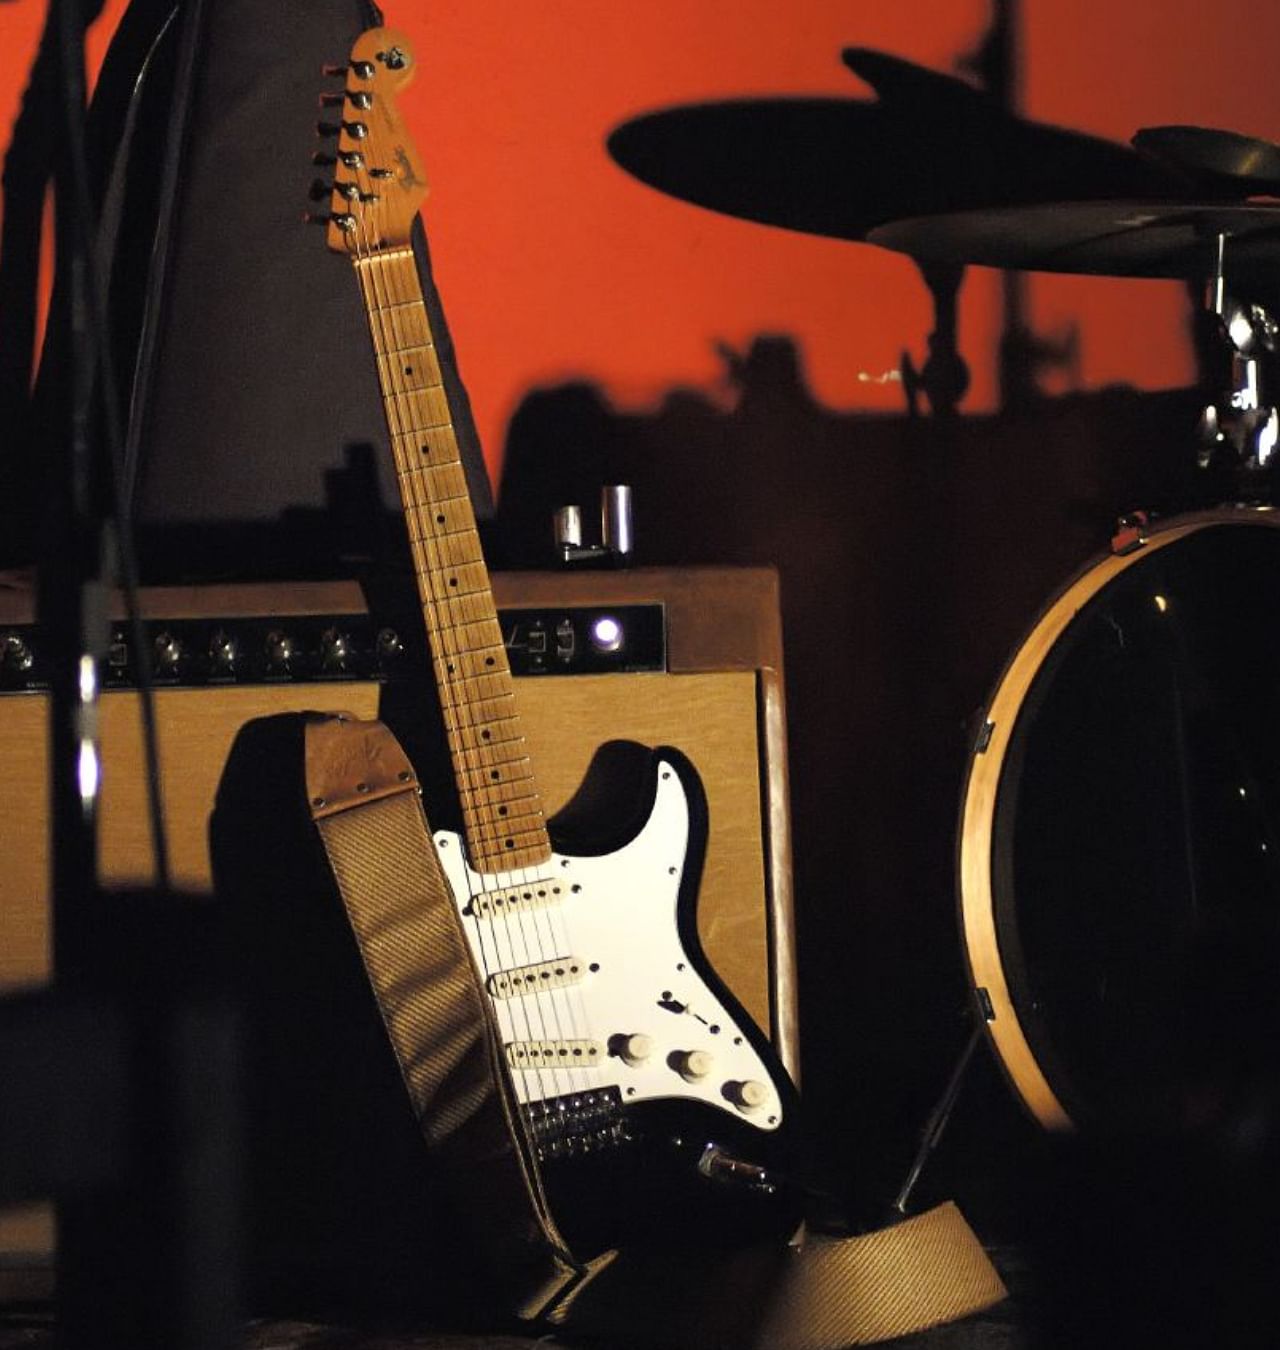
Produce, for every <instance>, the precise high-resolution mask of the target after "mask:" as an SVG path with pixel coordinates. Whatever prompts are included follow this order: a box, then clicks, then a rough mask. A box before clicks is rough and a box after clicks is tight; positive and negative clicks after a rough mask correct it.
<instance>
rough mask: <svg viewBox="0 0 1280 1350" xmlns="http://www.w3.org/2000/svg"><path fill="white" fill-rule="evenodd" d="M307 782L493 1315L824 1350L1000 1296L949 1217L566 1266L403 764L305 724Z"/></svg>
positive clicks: (632, 1333)
mask: <svg viewBox="0 0 1280 1350" xmlns="http://www.w3.org/2000/svg"><path fill="white" fill-rule="evenodd" d="M306 780H307V796H308V800H309V802H310V807H311V813H312V818H313V820H314V821H315V824H316V827H317V829H318V831H319V833H320V836H321V839H322V841H323V845H324V849H325V852H326V854H327V855H328V859H329V862H330V865H331V866H332V868H333V872H334V876H335V878H336V880H337V884H338V888H339V890H340V892H341V895H342V899H343V903H344V905H345V907H346V911H347V915H348V918H349V920H350V923H351V927H352V931H353V932H354V934H355V938H356V942H357V944H358V946H359V949H360V954H361V958H362V960H363V963H364V967H365V970H366V972H367V974H368V977H369V982H370V984H371V985H372V988H373V992H374V996H375V998H376V1000H377V1003H378V1007H379V1009H380V1011H381V1014H382V1019H383V1022H384V1024H385V1026H386V1029H387V1034H388V1036H389V1038H390V1040H391V1044H392V1047H393V1049H394V1051H395V1055H396V1059H397V1061H398V1062H399V1066H400V1071H401V1075H402V1077H403V1080H404V1084H405V1087H406V1090H407V1091H408V1094H409V1100H410V1104H411V1107H412V1109H413V1112H414V1114H415V1117H416V1119H417V1121H418V1123H419V1126H420V1128H421V1131H422V1135H423V1140H424V1143H425V1145H426V1147H427V1148H428V1149H429V1150H430V1151H431V1152H432V1153H433V1154H434V1155H435V1156H436V1158H437V1160H438V1161H441V1162H444V1163H446V1164H459V1165H461V1164H463V1163H476V1162H482V1163H483V1164H484V1169H485V1174H486V1179H485V1183H484V1184H483V1185H476V1186H475V1187H474V1190H473V1191H471V1192H469V1193H468V1209H469V1212H470V1217H471V1219H472V1220H473V1221H474V1224H475V1227H476V1229H477V1240H478V1242H479V1243H480V1244H481V1249H482V1250H484V1251H487V1252H488V1253H489V1254H490V1255H491V1256H492V1258H493V1260H492V1265H493V1270H494V1274H495V1279H496V1280H497V1281H498V1282H499V1284H500V1286H501V1288H500V1289H499V1290H497V1291H495V1292H498V1293H499V1296H500V1297H501V1298H503V1299H504V1300H505V1304H506V1307H505V1311H506V1312H508V1313H514V1314H515V1315H517V1316H519V1317H521V1318H524V1319H534V1318H540V1319H542V1320H544V1321H545V1322H548V1323H550V1324H552V1325H566V1326H567V1327H568V1328H570V1329H573V1330H578V1331H582V1332H584V1333H587V1334H590V1335H604V1336H608V1337H609V1338H610V1340H611V1341H612V1342H613V1343H623V1342H626V1341H630V1340H635V1341H637V1342H643V1343H645V1344H647V1345H649V1346H653V1345H661V1346H667V1347H672V1350H676V1348H679V1350H685V1348H686V1347H687V1350H694V1347H697V1350H717V1348H722V1350H749V1348H750V1347H760V1348H761V1350H763V1348H764V1347H768V1348H769V1350H838V1348H839V1347H843V1346H850V1345H868V1344H873V1343H875V1342H878V1341H883V1340H887V1339H891V1338H893V1337H897V1336H903V1335H906V1334H908V1333H910V1332H914V1331H918V1330H921V1329H923V1328H925V1327H929V1326H936V1325H938V1324H940V1323H943V1322H949V1321H954V1320H956V1319H957V1318H960V1317H964V1316H967V1315H969V1314H970V1313H974V1312H977V1311H979V1310H981V1309H983V1308H987V1307H990V1306H991V1305H992V1304H994V1303H997V1302H999V1301H1000V1300H1001V1299H1002V1298H1004V1297H1005V1289H1004V1286H1003V1284H1002V1283H1001V1281H1000V1278H999V1276H998V1275H997V1274H996V1271H995V1269H994V1267H993V1266H992V1265H991V1263H990V1261H989V1260H988V1259H987V1256H986V1254H985V1253H984V1252H983V1250H982V1247H981V1246H980V1245H979V1243H978V1241H977V1238H976V1237H975V1236H974V1234H973V1232H972V1230H971V1229H970V1228H969V1226H968V1224H967V1223H966V1222H965V1220H964V1219H963V1217H962V1216H961V1215H960V1212H959V1211H958V1210H957V1209H956V1207H955V1206H954V1205H951V1204H945V1205H941V1206H939V1207H937V1208H935V1209H933V1210H930V1211H928V1212H926V1213H924V1214H922V1215H918V1216H916V1217H914V1218H911V1219H907V1220H906V1221H904V1222H903V1223H900V1224H897V1225H895V1226H894V1227H892V1228H887V1229H882V1230H879V1231H876V1232H872V1233H868V1234H865V1235H862V1236H859V1237H852V1238H839V1239H832V1238H825V1237H817V1238H810V1239H808V1240H806V1241H805V1242H804V1243H803V1244H798V1243H797V1244H793V1245H789V1246H787V1245H779V1246H770V1247H763V1248H762V1247H756V1248H752V1249H748V1250H746V1251H744V1252H742V1253H740V1254H739V1255H738V1256H736V1257H732V1258H728V1259H722V1260H720V1261H718V1262H717V1263H716V1264H715V1265H714V1266H713V1267H703V1268H695V1267H691V1265H690V1263H689V1262H688V1260H687V1259H682V1260H681V1262H680V1263H679V1265H675V1264H673V1263H671V1262H666V1263H664V1262H663V1261H662V1258H661V1255H660V1254H655V1255H644V1254H640V1253H638V1252H630V1251H628V1252H625V1253H622V1254H621V1255H617V1254H615V1253H613V1252H606V1253H603V1254H599V1255H594V1256H592V1257H591V1258H590V1259H587V1260H583V1259H581V1258H580V1257H579V1256H578V1255H575V1254H574V1253H572V1252H570V1251H569V1249H568V1247H567V1245H566V1244H565V1242H564V1240H563V1238H562V1236H561V1235H560V1233H559V1231H558V1230H557V1228H556V1225H555V1221H554V1218H553V1216H552V1215H551V1214H550V1212H549V1210H548V1207H547V1203H546V1198H545V1195H544V1193H543V1191H542V1188H541V1185H540V1182H539V1178H538V1168H537V1163H536V1159H535V1158H534V1157H533V1156H531V1152H530V1150H529V1148H528V1146H527V1144H526V1142H525V1137H524V1131H523V1130H521V1129H520V1128H519V1126H518V1123H517V1118H516V1112H517V1111H518V1106H517V1104H516V1102H515V1099H514V1095H513V1093H512V1091H511V1088H510V1086H509V1079H508V1077H507V1074H506V1072H505V1069H504V1068H503V1067H502V1060H501V1047H500V1046H499V1045H498V1043H497V1038H496V1036H495V1033H494V1029H493V1026H492V1021H491V1016H490V1013H489V1010H488V1004H487V999H486V997H485V995H484V993H483V990H482V987H481V985H480V982H479V979H478V977H477V975H476V972H475V970H474V968H473V965H472V961H471V957H470V953H469V949H468V946H467V943H466V939H465V937H464V935H463V933H462V931H461V927H460V924H459V920H458V916H457V911H456V908H455V906H454V902H453V899H452V897H451V895H450V893H449V889H448V884H447V882H446V881H445V878H444V875H443V873H442V871H441V869H440V866H439V863H438V861H437V859H436V855H435V848H434V845H433V843H432V840H431V835H430V831H429V828H428V826H427V821H426V817H425V815H424V814H423V811H422V806H421V802H420V799H419V794H418V784H417V779H416V776H415V774H414V772H413V769H412V767H411V766H410V764H409V761H408V758H407V757H406V756H405V754H404V751H403V750H402V749H401V747H400V745H399V744H398V743H397V741H396V740H395V738H394V737H393V736H392V735H391V733H390V732H389V731H388V730H387V728H386V727H385V726H383V725H382V724H381V723H379V722H361V721H356V720H353V719H350V718H345V717H342V718H330V719H325V720H319V721H315V722H312V723H309V724H308V726H307V729H306ZM473 1170H474V1169H473ZM615 1256H616V1259H615ZM655 1291H661V1292H660V1294H658V1295H656V1296H655Z"/></svg>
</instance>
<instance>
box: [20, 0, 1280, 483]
mask: <svg viewBox="0 0 1280 1350" xmlns="http://www.w3.org/2000/svg"><path fill="white" fill-rule="evenodd" d="M44 7H45V6H44V0H9V3H2V4H0V53H3V56H2V57H0V128H4V129H7V127H8V125H9V123H10V121H11V120H12V116H13V113H14V111H15V110H16V107H17V100H18V98H19V96H20V92H21V88H22V85H23V83H24V80H25V73H26V70H27V66H28V63H29V60H30V55H31V52H32V49H33V46H34V43H35V41H36V39H37V37H38V33H39V29H40V26H41V24H42V22H43V13H44ZM122 8H123V4H122V0H108V4H107V7H106V11H105V14H104V18H103V20H102V21H101V22H100V23H99V25H98V31H97V32H96V33H95V34H94V39H93V42H92V50H93V54H94V56H95V59H96V58H98V57H100V53H101V50H102V48H103V46H104V43H105V38H106V35H107V33H108V31H109V29H110V28H111V26H112V24H113V22H114V20H115V19H116V18H117V17H118V15H119V12H120V11H121V9H122ZM386 8H387V10H388V11H389V13H388V18H389V20H390V21H391V22H393V23H395V24H397V25H399V26H400V27H401V28H403V29H404V30H405V31H406V32H407V33H408V34H409V36H410V37H411V39H412V40H413V42H414V44H415V46H416V48H417V50H418V54H419V57H420V62H421V69H420V78H419V80H418V82H417V84H416V86H415V87H414V88H413V89H412V90H410V91H409V92H408V93H407V94H406V96H405V104H404V112H405V115H406V118H407V120H408V121H409V124H410V127H411V129H412V131H413V134H414V136H415V139H416V140H417V142H418V144H419V146H420V148H421V150H422V153H423V156H424V158H425V160H426V163H427V167H428V172H429V177H430V179H431V182H432V185H433V190H432V196H431V198H430V199H429V201H428V204H427V208H426V210H427V218H428V223H429V226H430V230H431V236H432V240H433V252H434V254H435V256H436V259H437V266H438V271H439V274H440V281H441V286H442V289H443V292H444V296H445V301H446V304H447V306H448V310H449V315H450V322H451V324H452V326H453V328H454V329H455V333H456V338H457V343H458V349H459V352H460V356H461V360H462V363H463V371H464V376H465V378H466V380H467V383H468V386H469V388H470V390H471V394H472V398H473V402H474V404H475V407H476V411H477V416H478V420H479V424H480V429H481V433H482V435H483V437H484V439H485V442H486V446H487V450H488V454H489V457H490V461H491V463H492V464H494V465H495V466H496V465H497V462H498V460H499V458H500V455H501V450H502V445H503V441H504V438H505V429H506V425H507V422H508V419H509V417H510V415H511V413H512V412H513V410H514V409H515V407H516V406H517V404H518V403H519V401H520V400H521V398H522V397H523V396H524V395H525V394H526V393H528V392H529V391H530V390H531V389H533V388H535V387H538V386H541V385H545V384H550V383H559V382H562V381H564V380H566V379H570V378H575V377H582V378H588V379H591V380H592V381H595V382H597V383H599V384H600V385H602V386H603V388H604V389H605V391H606V393H607V394H608V395H609V396H610V397H611V398H613V399H615V400H617V401H619V402H620V403H622V404H623V405H624V406H630V407H639V406H647V405H648V404H649V403H651V402H652V401H654V400H656V399H657V398H658V397H659V396H660V395H661V394H662V393H663V392H664V391H666V390H669V389H670V388H672V387H673V386H676V385H686V386H687V385H693V386H696V387H698V388H700V389H702V390H703V391H704V392H706V391H712V390H714V389H716V388H717V387H718V386H719V385H720V383H721V381H722V380H723V373H724V372H723V363H722V361H721V359H720V358H719V357H718V356H717V354H716V350H715V344H716V342H717V341H724V342H727V343H729V344H731V345H732V346H734V347H736V348H739V349H741V348H743V347H745V345H746V344H747V343H748V342H749V340H750V339H751V338H752V337H753V336H754V335H756V334H758V333H761V332H781V333H787V334H790V335H793V336H794V337H795V338H796V339H797V341H798V342H799V344H800V347H801V351H802V354H803V357H804V360H805V363H806V369H807V374H808V378H809V380H810V381H811V383H812V386H813V390H814V393H815V395H816V396H817V397H818V398H819V399H820V400H821V401H822V402H824V403H826V404H828V405H829V406H831V407H833V408H859V407H860V408H873V407H879V408H886V409H896V408H899V407H900V406H901V403H902V400H901V394H900V391H899V389H898V388H897V386H896V385H894V384H892V383H890V384H887V385H886V384H877V383H874V382H872V381H869V380H868V379H867V377H868V376H870V377H873V379H874V377H875V376H878V375H881V374H882V373H884V372H886V371H890V370H893V369H894V368H896V366H897V365H898V361H899V357H900V354H901V352H902V351H903V350H904V349H906V350H910V351H911V352H912V353H913V354H914V356H915V359H916V360H917V363H918V362H919V361H920V360H921V359H922V358H923V356H924V354H925V353H924V338H925V336H926V334H927V333H928V331H929V329H930V327H931V321H932V316H931V309H930V305H929V302H928V297H927V294H926V292H925V289H924V287H923V285H922V284H921V282H920V281H919V278H918V276H917V274H916V272H915V269H914V267H913V266H912V265H911V264H910V263H909V262H907V261H906V260H905V259H903V258H899V257H896V256H894V255H891V254H888V253H885V252H882V251H880V250H877V249H875V248H873V247H869V246H865V245H856V244H848V243H842V242H837V241H832V240H825V239H818V238H808V237H804V236H801V235H796V234H790V233H787V232H785V231H782V230H778V229H773V228H770V227H766V226H760V225H755V224H751V223H747V222H743V221H736V220H732V219H729V218H725V217H720V216H716V215H714V214H712V213H710V212H707V211H703V210H701V209H699V208H696V207H693V206H689V205H686V204H684V203H682V202H679V201H675V200H673V199H668V198H665V197H663V196H661V195H660V194H658V193H657V192H655V191H653V190H652V189H650V188H647V187H645V186H643V185H641V184H639V183H637V182H635V181H632V180H631V179H629V178H628V177H627V176H626V175H625V174H623V173H622V172H621V171H620V170H619V169H618V168H617V167H616V166H615V165H613V164H612V163H611V161H610V160H609V159H608V158H607V156H606V154H605V152H604V149H603V142H604V137H605V135H606V134H607V132H608V131H609V129H610V128H612V127H614V126H615V125H617V124H618V123H619V122H621V121H623V120H625V119H626V118H628V117H631V116H633V115H635V114H637V113H639V112H642V111H645V110H649V109H653V108H656V107H660V106H664V105H669V104H674V103H682V102H690V101H695V100H702V99H714V98H725V97H732V96H740V95H744V94H782V93H804V94H815V93H816V94H850V95H858V94H866V93H867V92H868V91H866V90H865V89H863V88H862V87H861V86H860V84H859V82H858V81H857V80H856V79H855V77H854V76H852V75H851V74H849V73H848V72H847V71H846V70H845V69H844V67H843V66H842V65H841V63H840V60H839V52H840V49H841V47H843V46H845V45H848V44H854V43H856V44H858V45H863V46H871V47H877V48H881V49H883V50H886V51H890V52H894V53H897V54H899V55H903V56H906V57H909V58H911V59H914V60H917V61H920V62H923V63H926V64H929V65H933V66H935V67H938V68H942V69H953V68H954V67H955V64H956V62H957V60H958V58H960V57H961V56H962V55H963V54H964V53H966V52H967V51H969V50H971V49H972V48H973V47H974V45H975V44H976V42H977V40H978V38H979V36H980V34H981V32H982V30H983V28H984V25H985V24H986V23H987V21H988V19H989V13H988V9H989V6H988V5H987V4H985V3H981V2H980V0H931V2H930V3H915V4H911V3H904V4H899V5H896V6H872V5H867V4H854V3H847V2H845V3H841V2H840V0H805V2H804V3H802V4H800V5H793V6H784V5H778V4H776V3H767V2H766V0H733V2H732V3H730V0H701V3H699V4H697V5H693V6H691V5H690V4H689V3H688V0H647V3H646V4H644V5H643V6H635V5H623V4H602V3H600V0H557V3H556V4H554V5H542V6H525V5H508V4H501V5H481V4H476V3H475V2H474V0H431V2H430V3H412V4H410V3H407V0H406V3H402V4H400V5H398V6H397V5H394V4H391V3H389V4H388V5H387V6H386ZM1023 11H1024V12H1023V26H1024V30H1025V31H1024V34H1023V43H1022V47H1023V52H1022V61H1023V69H1024V88H1023V102H1024V107H1025V110H1026V112H1027V113H1028V114H1029V115H1031V116H1034V117H1036V118H1040V119H1043V120H1046V121H1052V122H1057V123H1059V124H1063V125H1068V126H1072V127H1077V128H1081V129H1084V130H1088V131H1091V132H1094V133H1098V134H1101V135H1105V136H1109V137H1112V138H1115V139H1124V138H1127V137H1128V136H1129V135H1130V134H1131V133H1132V132H1133V131H1134V130H1135V129H1136V128H1138V127H1139V126H1143V125H1150V124H1155V123H1161V122H1199V123H1203V124H1208V125H1219V126H1227V127H1231V128H1234V129H1237V130H1242V131H1247V132H1251V133H1253V134H1257V135H1262V136H1266V137H1270V138H1277V139H1280V101H1278V100H1276V99H1275V97H1274V95H1273V94H1272V92H1271V90H1272V82H1273V79H1274V70H1273V69H1272V64H1271V57H1270V54H1272V53H1274V52H1275V51H1276V50H1278V49H1280V7H1277V6H1274V5H1271V4H1266V3H1262V0H1255V3H1252V4H1250V5H1247V6H1244V7H1240V8H1238V9H1237V10H1235V11H1233V21H1232V22H1231V23H1229V24H1228V23H1224V22H1223V21H1222V20H1221V18H1220V16H1218V15H1217V12H1216V11H1215V10H1214V9H1213V8H1212V7H1211V6H1207V5H1203V4H1201V3H1197V2H1196V0H1159V3H1157V0H1117V3H1113V4H1111V5H1107V6H1097V5H1088V6H1084V5H1080V4H1078V3H1074V2H1073V0H1025V4H1024V6H1023ZM3 134H6V135H7V131H6V132H4V133H3ZM1030 312H1031V315H1032V318H1033V320H1034V322H1035V324H1036V325H1037V326H1038V327H1039V329H1040V330H1041V331H1042V332H1043V333H1045V334H1046V335H1047V336H1053V335H1054V334H1055V333H1060V332H1061V331H1063V330H1064V328H1065V327H1066V325H1068V324H1070V323H1076V324H1078V325H1079V329H1080V338H1081V357H1082V360H1081V378H1082V382H1083V385H1084V387H1086V388H1092V387H1097V386H1099V385H1103V384H1107V383H1111V382H1116V381H1123V382H1126V383H1131V384H1135V385H1137V386H1139V387H1142V388H1155V387H1162V386H1170V385H1176V384H1179V383H1182V382H1185V381H1186V380H1187V379H1188V378H1189V375H1190V362H1189V356H1188V352H1187V348H1186V344H1185V341H1184V339H1183V332H1182V330H1183V325H1184V322H1185V302H1184V300H1183V296H1182V292H1181V289H1180V288H1179V287H1178V286H1177V285H1175V284H1171V283H1166V282H1160V283H1157V282H1120V281H1113V280H1100V279H1085V278H1073V277H1067V278H1037V279H1036V280H1035V281H1034V283H1033V285H1032V288H1031V309H1030ZM996 324H997V310H996V287H995V284H994V278H993V274H991V273H989V272H984V271H981V270H976V269H975V270H973V271H971V273H970V275H969V278H968V280H967V282H966V286H965V290H964V292H963V296H962V311H961V328H962V340H963V343H964V348H965V354H966V356H967V358H968V360H969V362H970V365H971V367H972V373H973V387H972V390H971V392H970V395H969V398H968V401H967V403H966V405H965V406H966V407H968V408H969V409H971V410H982V409H984V408H989V407H990V406H991V404H992V401H993V398H994V371H993V361H992V348H993V342H994V338H995V329H996Z"/></svg>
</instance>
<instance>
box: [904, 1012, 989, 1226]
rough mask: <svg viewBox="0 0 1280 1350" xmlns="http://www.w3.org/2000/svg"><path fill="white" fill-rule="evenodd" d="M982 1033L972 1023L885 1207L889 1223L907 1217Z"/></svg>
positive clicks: (975, 1021) (953, 1108)
mask: <svg viewBox="0 0 1280 1350" xmlns="http://www.w3.org/2000/svg"><path fill="white" fill-rule="evenodd" d="M982 1030H983V1028H982V1023H981V1022H979V1021H977V1019H973V1025H972V1027H971V1029H970V1031H969V1037H968V1039H967V1040H966V1041H965V1044H964V1048H963V1049H962V1050H961V1051H960V1055H959V1057H958V1058H957V1059H956V1062H955V1067H954V1068H953V1069H952V1070H951V1077H950V1078H948V1079H947V1085H946V1087H945V1088H944V1089H943V1091H942V1095H941V1096H940V1097H939V1098H938V1101H937V1103H936V1104H935V1106H934V1108H933V1110H932V1111H930V1113H929V1118H928V1119H927V1120H926V1121H925V1126H924V1129H923V1131H922V1132H921V1135H920V1146H919V1148H917V1149H916V1154H915V1157H914V1158H912V1160H911V1166H910V1168H909V1169H908V1170H907V1175H906V1179H905V1180H904V1181H903V1183H902V1188H901V1190H899V1191H898V1194H897V1196H896V1197H895V1198H894V1201H893V1204H892V1205H890V1207H889V1221H890V1222H897V1221H898V1220H899V1219H905V1218H906V1217H907V1205H908V1203H909V1202H910V1200H911V1193H912V1191H914V1190H915V1188H916V1183H917V1182H918V1181H919V1180H920V1175H921V1173H922V1172H923V1171H924V1169H925V1166H926V1165H927V1163H928V1161H929V1159H930V1158H931V1157H932V1156H933V1154H934V1152H935V1150H936V1149H937V1147H938V1145H939V1144H940V1143H941V1142H942V1136H943V1134H945V1133H946V1129H947V1124H948V1123H949V1121H950V1120H951V1113H952V1111H954V1110H955V1105H956V1100H957V1098H958V1097H959V1096H960V1089H961V1087H963V1086H964V1077H965V1073H966V1072H967V1070H968V1068H969V1064H970V1062H971V1061H972V1059H973V1052H974V1051H975V1050H976V1049H977V1048H978V1042H979V1041H980V1040H981V1039H982Z"/></svg>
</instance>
